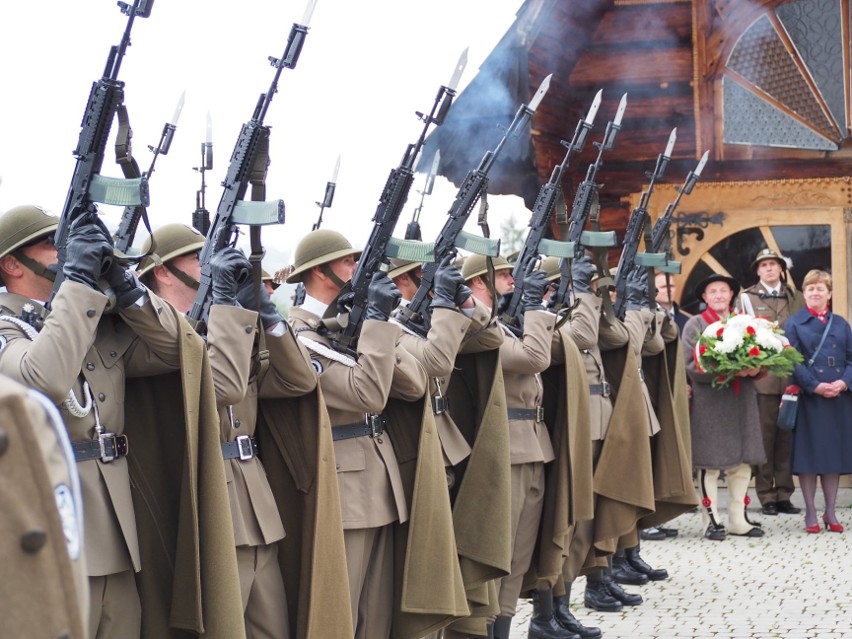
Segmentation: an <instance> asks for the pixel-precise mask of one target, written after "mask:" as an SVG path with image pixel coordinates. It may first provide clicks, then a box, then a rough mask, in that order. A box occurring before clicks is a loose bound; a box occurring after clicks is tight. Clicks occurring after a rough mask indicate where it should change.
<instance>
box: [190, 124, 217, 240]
mask: <svg viewBox="0 0 852 639" xmlns="http://www.w3.org/2000/svg"><path fill="white" fill-rule="evenodd" d="M212 168H213V120H212V118H211V117H210V112H209V111H208V112H207V136H206V139H205V141H204V142H202V143H201V166H194V167H192V170H193V171H198V172H199V173H201V188H200V189H198V190H197V191H196V192H195V211H193V212H192V226H193V227H194V228H195V230H196V231H198V232H199V233H201V234H202V235H207V233H208V231H210V211H208V210H207V202H206V196H207V180H206V178H205V176H204V174H205V173H206V172H207V171H210V170H211V169H212Z"/></svg>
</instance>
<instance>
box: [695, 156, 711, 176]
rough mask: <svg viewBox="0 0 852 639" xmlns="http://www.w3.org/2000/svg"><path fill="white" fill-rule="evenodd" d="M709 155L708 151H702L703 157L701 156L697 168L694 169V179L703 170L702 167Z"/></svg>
mask: <svg viewBox="0 0 852 639" xmlns="http://www.w3.org/2000/svg"><path fill="white" fill-rule="evenodd" d="M709 155H710V151H704V155H702V156H701V160H700V161H699V162H698V166H696V167H695V171H693V173H695V177H698V176H699V175H701V172H702V171H703V170H704V165H705V164H707V158H708V157H709Z"/></svg>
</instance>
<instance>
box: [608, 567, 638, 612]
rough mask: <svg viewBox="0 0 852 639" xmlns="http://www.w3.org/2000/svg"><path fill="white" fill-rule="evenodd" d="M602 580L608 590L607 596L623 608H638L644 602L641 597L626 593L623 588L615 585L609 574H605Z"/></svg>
mask: <svg viewBox="0 0 852 639" xmlns="http://www.w3.org/2000/svg"><path fill="white" fill-rule="evenodd" d="M603 580H604V583H605V584H606V586H607V589H608V590H609V594H610V595H612V596H613V598H615V599H617V600H618V601H620V602H621V603H623V604H624V605H625V606H638V605H639V604H641V603H642V602H643V601H644V600H643V599H642V595H637V594H634V593H631V592H626V591H625V590H624V588H622V587H621V586H619V585H618V584H617V583H615V581H614V580H613V578H612V575H611V574H610V573H608V572H605V573H604V579H603Z"/></svg>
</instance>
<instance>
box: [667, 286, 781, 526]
mask: <svg viewBox="0 0 852 639" xmlns="http://www.w3.org/2000/svg"><path fill="white" fill-rule="evenodd" d="M739 292H740V285H739V283H738V282H737V281H736V280H735V279H733V278H731V277H728V276H726V275H720V274H716V273H714V274H713V275H710V276H709V277H707V278H705V279H704V280H702V281H701V282H699V283H698V285H697V286H696V287H695V295H696V297H698V299H699V300H702V301H703V302H704V303H705V304H706V305H707V308H706V309H705V310H704V312H703V313H701V314H700V315H696V316H694V317H692V318H690V320H689V321H688V322H687V323H686V326H684V327H683V353H684V358H685V359H686V373H687V375H688V376H689V378H690V379H691V380H692V412H691V414H690V421H691V427H692V464H693V466H694V467H695V468H696V469H698V479H699V492H700V497H701V503H702V505H703V506H704V509H705V511H706V518H705V520H706V521H709V523H708V526H707V529H706V531H705V533H704V536H705V537H706V538H707V539H712V540H715V541H721V540H723V539H725V537H726V536H727V535H736V536H739V537H762V536H763V530H762V529H761V528H760V527H759V526H757V525H755V524H754V523H753V522H750V521H749V520H748V518H747V516H746V512H745V511H746V506H747V505H748V498H747V495H746V493H747V492H748V483H749V480H750V479H751V466H752V465H757V464H763V463H764V462H765V461H766V455H765V454H764V451H763V441H762V438H761V435H760V417H759V415H758V412H757V400H756V398H755V389H754V379H755V378H756V377H757V376H758V375H760V374H761V371H760V369H759V368H754V369H749V370H745V371H740V372H739V373H737V379H738V383H737V384H732V385H730V386H727V387H723V388H714V387H713V385H712V383H713V380H714V379H716V374H715V373H711V372H707V371H704V370H703V369H701V368H700V367H699V366H698V364H697V363H696V361H695V357H694V355H693V353H694V350H695V345H696V343H697V342H698V338H699V337H701V334H702V333H703V332H704V329H705V328H707V327H708V326H709V325H710V324H712V323H714V322H718V321H725V320H727V319H728V317H729V316H730V315H731V311H732V309H733V301H734V298H735V297H736V295H737V293H739ZM722 470H724V471H725V476H726V481H727V484H728V526H727V528H726V527H725V526H724V525H723V524H722V521H721V519H720V517H719V509H718V505H717V491H718V481H719V475H720V473H721V471H722Z"/></svg>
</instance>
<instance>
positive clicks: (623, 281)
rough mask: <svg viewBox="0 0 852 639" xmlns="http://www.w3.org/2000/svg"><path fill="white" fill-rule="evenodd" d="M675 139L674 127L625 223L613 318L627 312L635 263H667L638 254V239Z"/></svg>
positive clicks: (675, 129)
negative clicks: (631, 275)
mask: <svg viewBox="0 0 852 639" xmlns="http://www.w3.org/2000/svg"><path fill="white" fill-rule="evenodd" d="M676 140H677V128H674V129H672V132H671V134H670V135H669V141H668V144H666V150H665V151H663V152H662V153H661V154H660V155H658V156H657V164H656V166H655V167H654V171H653V172H651V173H646V174H645V175H646V176H647V177H648V179H649V180H650V182H649V184H648V190H646V191H644V192H643V193H642V197H641V198H640V199H639V204H638V206H637V207H636V208H635V209H633V212H632V213H631V214H630V219H629V220H628V221H627V230H626V231H625V232H624V247H623V248H622V249H621V257H620V258H619V260H618V269H617V271H616V274H615V291H616V300H615V304H614V306H613V308H614V310H615V316H616V317H617V318H618V319H620V320H623V319H624V313H625V312H626V305H627V276H628V275H629V274H630V272H631V271H632V270H633V267H634V266H636V265H637V264H639V265H641V266H648V267H652V266H662V265H664V264H665V262H666V259H665V255H663V256H662V261H660V260H659V259H658V258H657V257H656V256H655V254H653V253H644V254H641V255H640V254H639V239H640V238H641V237H642V234H643V232H644V230H645V227H646V224H647V222H648V202H649V201H650V200H651V194H652V193H653V192H654V184H655V182H656V181H657V180H658V179H660V178H662V177H663V174H664V173H665V171H666V167H667V166H668V164H669V160H670V159H671V153H672V149H673V148H674V144H675V141H676ZM646 245H647V247H648V248H651V242H650V239H649V240H648V241H647V242H646ZM648 285H649V287H653V285H654V283H653V281H652V278H650V277H649V278H648ZM651 292H652V291H651V289H649V295H650V293H651Z"/></svg>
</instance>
